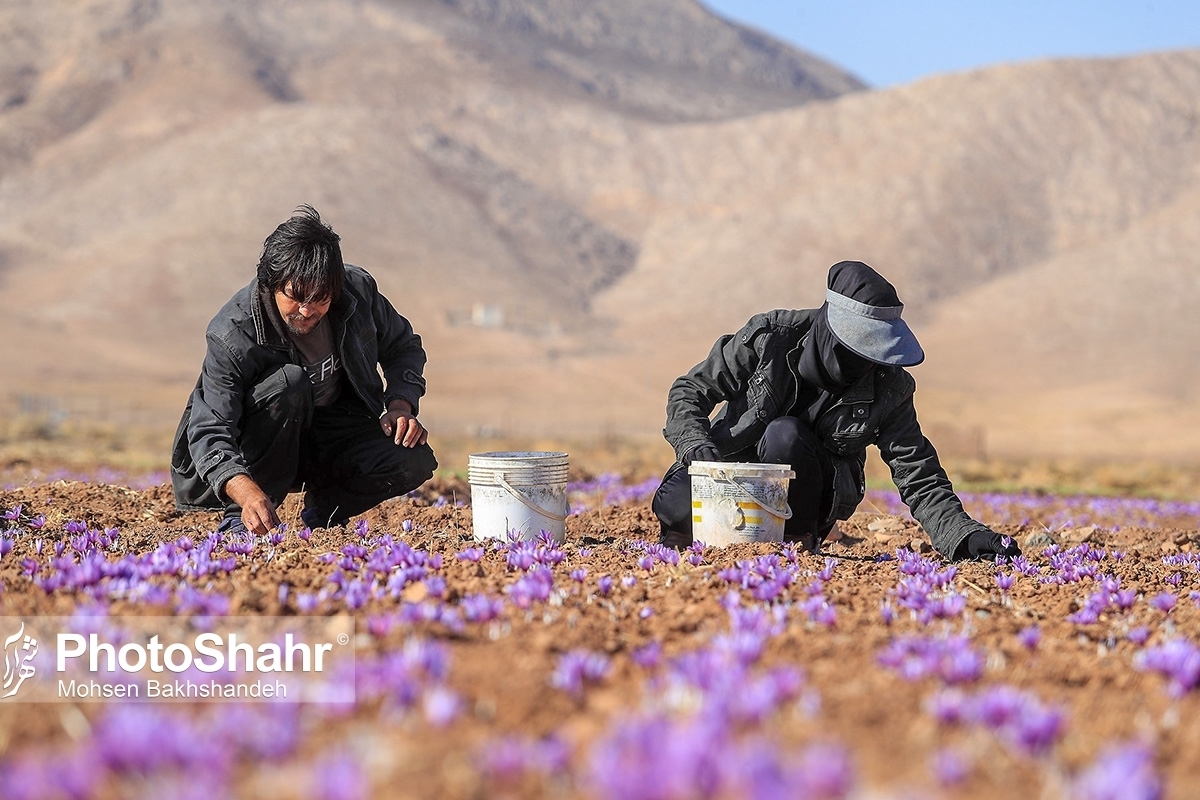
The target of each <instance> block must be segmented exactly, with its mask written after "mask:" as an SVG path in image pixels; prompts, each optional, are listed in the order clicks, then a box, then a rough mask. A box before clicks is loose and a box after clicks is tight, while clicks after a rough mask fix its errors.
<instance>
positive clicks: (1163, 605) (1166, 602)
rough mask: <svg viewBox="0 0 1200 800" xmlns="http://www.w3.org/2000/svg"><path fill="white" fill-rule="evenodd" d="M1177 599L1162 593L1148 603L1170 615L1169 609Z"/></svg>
mask: <svg viewBox="0 0 1200 800" xmlns="http://www.w3.org/2000/svg"><path fill="white" fill-rule="evenodd" d="M1178 599H1179V598H1178V597H1177V596H1176V595H1174V594H1172V593H1171V592H1162V593H1160V594H1157V595H1155V596H1154V598H1153V599H1152V600H1151V601H1150V605H1152V606H1154V607H1155V608H1157V609H1158V610H1159V611H1161V612H1163V613H1164V614H1169V613H1171V609H1173V608H1174V607H1175V603H1176V601H1177V600H1178Z"/></svg>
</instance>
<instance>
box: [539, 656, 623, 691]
mask: <svg viewBox="0 0 1200 800" xmlns="http://www.w3.org/2000/svg"><path fill="white" fill-rule="evenodd" d="M608 668H609V660H608V656H606V655H604V654H603V653H593V652H591V651H588V650H572V651H570V652H568V653H565V654H564V655H562V656H561V657H560V658H559V659H558V664H557V666H555V668H554V673H553V674H552V675H551V676H550V685H551V686H553V687H554V688H556V689H562V690H563V691H565V692H567V693H568V694H570V695H571V696H572V697H575V698H579V697H582V696H583V688H584V685H585V684H589V683H595V682H597V681H599V680H601V679H602V678H604V676H605V675H607V674H608Z"/></svg>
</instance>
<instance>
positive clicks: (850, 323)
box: [653, 261, 1020, 559]
mask: <svg viewBox="0 0 1200 800" xmlns="http://www.w3.org/2000/svg"><path fill="white" fill-rule="evenodd" d="M902 309H903V305H902V304H901V303H900V300H899V298H898V297H897V296H896V290H895V289H894V288H893V287H892V285H891V284H890V283H888V282H887V281H886V280H884V278H883V277H882V276H880V275H879V274H878V273H877V272H875V270H873V269H871V267H869V266H867V265H866V264H863V263H861V262H858V261H842V262H840V263H838V264H834V265H833V267H831V268H830V270H829V282H828V290H827V292H826V294H825V304H824V305H822V306H821V307H820V308H818V309H809V310H799V311H788V310H780V311H771V312H768V313H766V314H758V315H756V316H755V317H753V318H752V319H751V320H750V321H749V322H748V323H747V324H746V326H745V327H743V328H742V329H741V330H740V331H738V332H737V333H735V334H731V335H727V336H723V337H721V338H720V339H719V340H717V343H716V344H715V345H713V348H712V352H711V353H709V356H708V359H707V360H706V361H704V362H702V363H700V364H697V365H696V366H695V367H693V368H692V370H691V371H690V372H688V373H687V374H686V375H684V376H682V377H680V378H679V379H678V380H676V381H675V383H674V384H673V385H672V386H671V391H670V393H669V395H668V398H667V425H666V428H665V429H664V430H663V435H664V436H666V438H667V441H668V442H670V443H671V445H672V446H673V447H674V448H675V453H676V458H677V460H676V462H675V464H674V465H673V466H672V467H671V468H670V469H669V470H668V471H667V474H666V476H665V477H664V478H663V483H662V485H661V486H660V487H659V489H658V492H657V493H656V494H655V496H654V502H653V508H654V513H655V515H656V516H657V517H658V519H659V522H660V523H661V525H662V539H663V542H664V543H666V544H671V545H674V546H676V547H680V546H686V545H687V544H689V543H690V542H691V540H692V504H691V481H690V477H689V475H688V470H687V466H688V465H689V464H691V462H692V461H734V462H736V461H741V462H757V463H769V464H788V465H790V466H791V468H792V469H793V470H794V471H795V473H796V477H795V479H794V480H792V482H791V484H790V485H789V488H788V505H789V506H790V507H791V510H792V516H791V518H790V519H789V520H787V522H786V523H785V525H784V537H785V538H786V539H787V540H788V541H795V542H800V543H802V544H803V545H804V546H805V547H807V548H808V549H811V550H815V549H817V548H818V547H819V546H820V544H821V543H822V542H823V541H824V539H825V536H826V535H827V534H828V533H829V531H830V529H832V527H833V524H834V522H835V521H836V520H839V519H848V518H849V517H850V515H851V514H853V513H854V509H855V508H856V507H857V506H858V504H859V503H860V502H861V501H862V499H863V496H864V494H865V492H866V480H865V476H864V469H863V467H864V464H865V461H866V447H867V445H870V444H873V445H876V446H877V447H878V448H879V452H880V455H881V456H883V460H884V461H885V462H886V463H887V465H888V467H890V468H891V471H892V479H893V480H894V481H895V483H896V487H897V488H898V489H899V490H900V497H901V499H903V500H904V502H905V503H906V504H907V505H908V507H909V509H910V510H911V511H912V514H913V516H914V517H915V518H916V519H917V521H918V522H920V523H921V526H922V527H923V528H924V529H925V530H926V532H928V533H929V536H930V538H931V539H932V540H933V546H934V547H935V548H936V549H937V550H938V552H940V553H942V554H943V555H944V556H946V557H948V558H953V559H961V558H988V559H994V558H995V557H996V556H997V555H1005V556H1016V555H1019V554H1020V550H1019V548H1018V547H1017V546H1016V544H1015V543H1014V542H1011V541H1010V540H1008V539H1006V538H1004V537H1002V536H1001V535H1000V534H998V533H996V532H995V531H992V530H991V529H989V528H988V527H986V526H985V525H983V524H982V523H979V522H976V521H975V520H973V519H971V517H969V516H968V515H967V513H966V512H965V511H963V507H962V503H961V502H960V501H959V499H958V497H957V495H955V493H954V488H953V487H952V486H951V485H950V480H949V478H947V477H946V472H945V470H943V469H942V467H941V464H940V463H939V462H938V457H937V452H936V451H935V450H934V449H933V445H932V444H930V443H929V440H928V439H926V438H925V437H924V436H923V435H922V433H921V427H920V425H918V424H917V413H916V409H915V408H914V406H913V392H914V391H915V389H916V383H915V382H914V381H913V379H912V377H911V376H910V375H909V374H908V372H906V371H905V370H904V367H910V366H915V365H916V364H919V363H921V361H923V360H924V358H925V354H924V352H923V351H922V350H921V346H920V344H919V343H918V342H917V339H916V337H915V336H914V335H913V333H912V331H911V330H910V329H909V327H908V325H907V324H906V323H905V322H904V321H903V320H901V319H900V312H901V310H902ZM722 402H724V403H725V406H724V407H723V408H722V409H721V410H720V411H718V412H717V415H716V417H715V418H713V419H712V421H711V422H710V420H709V415H710V414H711V413H712V411H713V409H714V408H716V407H717V405H718V404H719V403H722Z"/></svg>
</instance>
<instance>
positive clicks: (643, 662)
mask: <svg viewBox="0 0 1200 800" xmlns="http://www.w3.org/2000/svg"><path fill="white" fill-rule="evenodd" d="M630 657H631V658H632V659H633V663H635V664H637V665H638V666H639V667H641V668H642V669H655V668H657V667H658V665H659V664H660V663H661V662H662V645H661V644H660V643H658V642H650V643H649V644H646V645H643V646H642V647H639V648H637V649H636V650H634V651H633V652H632V653H631V654H630Z"/></svg>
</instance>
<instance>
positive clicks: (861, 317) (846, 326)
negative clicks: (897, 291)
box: [825, 290, 925, 367]
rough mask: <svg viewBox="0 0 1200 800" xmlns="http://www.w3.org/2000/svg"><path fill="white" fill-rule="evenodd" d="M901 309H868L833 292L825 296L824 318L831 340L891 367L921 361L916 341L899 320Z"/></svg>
mask: <svg viewBox="0 0 1200 800" xmlns="http://www.w3.org/2000/svg"><path fill="white" fill-rule="evenodd" d="M903 308H904V307H903V306H892V307H880V306H868V305H866V304H864V303H859V302H858V301H856V300H852V299H850V298H849V297H845V296H843V295H840V294H837V293H836V292H834V291H833V290H829V291H828V292H827V293H826V303H825V316H826V319H827V320H828V321H829V330H830V331H831V332H832V333H833V335H834V338H836V339H837V340H838V341H839V342H841V343H842V344H843V345H845V346H846V347H847V348H849V349H850V350H851V351H852V352H854V353H857V354H858V355H860V356H862V357H863V358H866V359H869V360H871V361H874V362H875V363H877V364H887V365H888V366H893V367H913V366H916V365H917V364H920V363H921V362H922V361H924V360H925V351H924V350H922V349H921V345H920V343H919V342H918V341H917V337H916V336H915V335H914V334H913V332H912V330H911V329H910V328H909V327H908V323H906V322H905V321H904V320H902V319H900V311H901V309H903Z"/></svg>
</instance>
